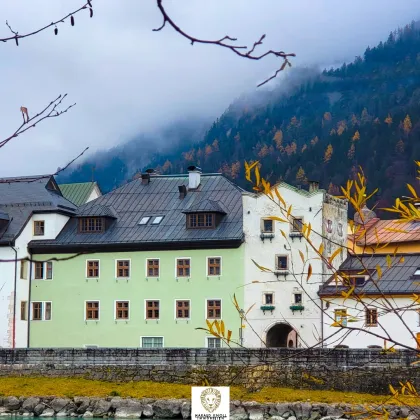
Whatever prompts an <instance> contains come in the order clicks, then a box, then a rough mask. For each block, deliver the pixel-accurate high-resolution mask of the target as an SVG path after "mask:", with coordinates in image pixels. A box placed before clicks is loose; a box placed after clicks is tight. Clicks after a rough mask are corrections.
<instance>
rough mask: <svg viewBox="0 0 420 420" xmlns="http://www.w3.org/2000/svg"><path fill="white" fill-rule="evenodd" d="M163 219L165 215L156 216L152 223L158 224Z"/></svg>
mask: <svg viewBox="0 0 420 420" xmlns="http://www.w3.org/2000/svg"><path fill="white" fill-rule="evenodd" d="M162 220H163V216H156V217H155V218H154V219H153V221H152V225H158V224H159V223H160V222H161V221H162Z"/></svg>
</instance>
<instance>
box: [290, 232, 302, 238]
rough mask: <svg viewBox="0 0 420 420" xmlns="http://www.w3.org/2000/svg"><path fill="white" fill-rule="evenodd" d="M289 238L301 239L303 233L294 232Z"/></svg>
mask: <svg viewBox="0 0 420 420" xmlns="http://www.w3.org/2000/svg"><path fill="white" fill-rule="evenodd" d="M289 236H290V237H291V238H301V237H302V236H303V233H302V232H294V231H292V232H290V233H289Z"/></svg>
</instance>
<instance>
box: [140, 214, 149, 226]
mask: <svg viewBox="0 0 420 420" xmlns="http://www.w3.org/2000/svg"><path fill="white" fill-rule="evenodd" d="M149 220H150V216H145V217H143V218H142V219H141V220H140V222H139V225H147V222H148V221H149Z"/></svg>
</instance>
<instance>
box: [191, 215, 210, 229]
mask: <svg viewBox="0 0 420 420" xmlns="http://www.w3.org/2000/svg"><path fill="white" fill-rule="evenodd" d="M187 227H188V229H214V228H215V227H216V218H215V214H214V213H191V214H187Z"/></svg>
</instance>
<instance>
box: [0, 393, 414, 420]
mask: <svg viewBox="0 0 420 420" xmlns="http://www.w3.org/2000/svg"><path fill="white" fill-rule="evenodd" d="M367 409H373V410H378V408H377V407H373V406H372V407H360V406H351V405H348V404H324V403H309V402H295V403H278V404H274V403H272V404H259V403H256V402H249V401H248V402H241V401H232V402H231V404H230V418H231V420H265V419H267V420H270V419H271V420H283V419H288V420H321V419H323V420H327V419H328V420H331V419H338V418H342V419H345V418H367V417H368V414H360V415H358V416H354V415H353V416H350V415H349V413H355V412H358V413H366V410H367ZM386 409H387V411H388V412H389V413H390V417H389V418H391V419H398V418H408V419H413V420H414V419H418V418H419V417H420V408H419V407H411V408H408V407H396V406H387V407H386ZM15 414H16V415H21V416H25V417H31V416H34V417H57V418H58V417H82V418H92V417H112V418H121V419H140V418H149V419H152V418H155V419H189V418H191V403H190V401H189V400H153V399H142V400H137V399H123V398H119V397H109V398H85V397H74V398H54V397H30V398H22V397H21V398H17V397H4V398H0V416H10V415H15Z"/></svg>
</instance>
